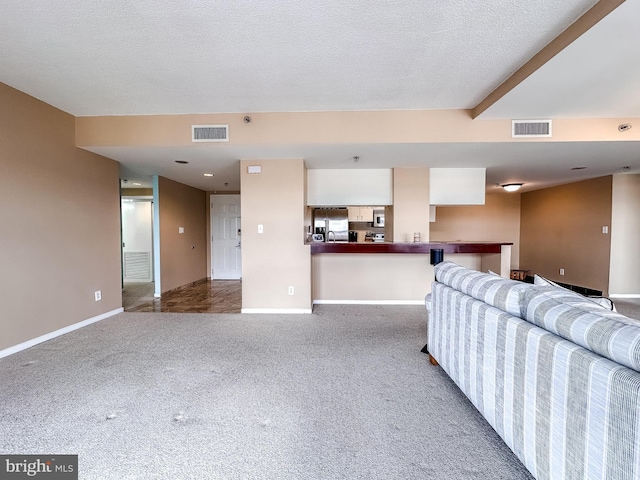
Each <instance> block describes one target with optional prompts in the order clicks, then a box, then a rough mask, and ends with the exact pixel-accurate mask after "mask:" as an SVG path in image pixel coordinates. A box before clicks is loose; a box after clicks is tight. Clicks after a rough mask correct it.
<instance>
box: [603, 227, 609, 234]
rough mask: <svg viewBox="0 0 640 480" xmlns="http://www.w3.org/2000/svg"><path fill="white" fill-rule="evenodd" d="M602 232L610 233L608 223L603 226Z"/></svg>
mask: <svg viewBox="0 0 640 480" xmlns="http://www.w3.org/2000/svg"><path fill="white" fill-rule="evenodd" d="M602 233H609V226H608V225H603V226H602Z"/></svg>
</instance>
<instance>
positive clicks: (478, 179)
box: [429, 168, 487, 205]
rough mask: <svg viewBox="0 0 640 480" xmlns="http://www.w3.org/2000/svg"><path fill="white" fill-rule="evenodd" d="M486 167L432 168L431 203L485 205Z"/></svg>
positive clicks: (430, 171)
mask: <svg viewBox="0 0 640 480" xmlns="http://www.w3.org/2000/svg"><path fill="white" fill-rule="evenodd" d="M486 183H487V182H486V169H485V168H431V169H430V170H429V203H430V204H431V205H484V201H485V200H484V193H485V190H486Z"/></svg>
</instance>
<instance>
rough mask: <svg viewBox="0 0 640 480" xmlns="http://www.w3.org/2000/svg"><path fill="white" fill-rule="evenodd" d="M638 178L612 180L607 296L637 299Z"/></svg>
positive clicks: (639, 285)
mask: <svg viewBox="0 0 640 480" xmlns="http://www.w3.org/2000/svg"><path fill="white" fill-rule="evenodd" d="M639 251H640V175H638V174H617V175H614V176H613V201H612V218H611V269H610V279H609V294H610V295H634V296H640V255H638V252H639Z"/></svg>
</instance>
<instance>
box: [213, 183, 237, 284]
mask: <svg viewBox="0 0 640 480" xmlns="http://www.w3.org/2000/svg"><path fill="white" fill-rule="evenodd" d="M211 278H213V279H215V280H238V279H240V278H242V235H241V231H240V195H211Z"/></svg>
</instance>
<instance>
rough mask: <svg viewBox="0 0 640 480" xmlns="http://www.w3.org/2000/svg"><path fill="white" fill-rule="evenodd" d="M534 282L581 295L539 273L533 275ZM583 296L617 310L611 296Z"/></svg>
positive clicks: (602, 305) (609, 308)
mask: <svg viewBox="0 0 640 480" xmlns="http://www.w3.org/2000/svg"><path fill="white" fill-rule="evenodd" d="M533 284H534V285H539V286H543V287H556V288H558V289H560V290H564V291H567V292H572V293H574V294H576V295H579V294H578V293H576V292H573V291H572V290H569V289H568V288H565V287H563V286H562V285H558V284H557V283H555V282H552V281H551V280H549V279H548V278H544V277H542V276H540V275H538V274H536V275H534V276H533ZM581 297H582V298H585V299H587V300H589V301H591V302H594V303H596V304H598V305H600V306H601V307H604V308H606V309H607V310H612V311H614V312H615V311H616V307H615V305H614V304H613V301H611V299H610V298H607V297H585V296H583V295H581Z"/></svg>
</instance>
